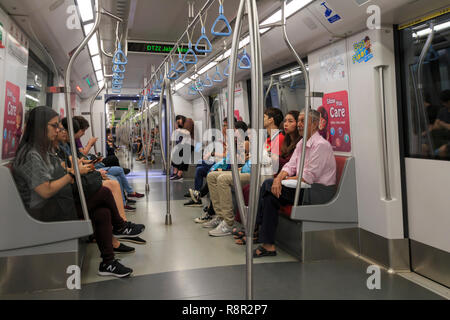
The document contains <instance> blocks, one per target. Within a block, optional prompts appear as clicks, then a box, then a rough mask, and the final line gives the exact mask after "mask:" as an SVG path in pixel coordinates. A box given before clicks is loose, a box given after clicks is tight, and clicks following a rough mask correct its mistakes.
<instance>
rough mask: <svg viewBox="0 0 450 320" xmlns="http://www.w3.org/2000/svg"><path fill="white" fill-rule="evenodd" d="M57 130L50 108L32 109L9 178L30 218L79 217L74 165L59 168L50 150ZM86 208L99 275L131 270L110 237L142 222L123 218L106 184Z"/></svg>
mask: <svg viewBox="0 0 450 320" xmlns="http://www.w3.org/2000/svg"><path fill="white" fill-rule="evenodd" d="M58 132H59V116H58V114H57V113H56V112H55V111H54V110H52V109H51V108H49V107H45V106H42V107H37V108H35V109H33V110H32V111H31V112H30V114H29V117H28V120H27V124H26V129H25V132H24V135H23V138H22V140H21V142H20V145H19V149H18V152H17V156H16V159H15V161H14V164H13V175H14V179H15V181H16V185H17V189H18V190H19V193H20V196H21V198H22V201H23V203H24V205H25V208H26V209H27V210H28V212H29V213H30V215H31V216H32V217H33V218H35V219H37V220H39V221H43V222H55V221H69V220H78V219H79V217H80V216H81V214H80V213H81V210H80V204H79V202H78V203H77V201H76V198H75V199H74V194H73V189H72V184H73V183H74V182H75V181H74V171H73V168H67V169H64V168H63V166H62V165H61V161H60V159H59V157H58V156H57V155H56V154H54V152H53V150H52V147H53V145H54V142H55V140H56V139H57V136H58ZM77 209H78V210H77ZM88 211H89V217H90V219H91V220H92V224H93V227H94V234H95V238H96V240H97V245H98V247H99V249H100V252H101V256H102V258H103V261H102V262H101V263H100V266H99V272H98V273H99V275H112V276H116V277H126V276H128V275H130V274H131V273H132V272H133V270H132V269H130V268H127V267H125V266H123V265H122V264H120V263H119V261H118V260H116V259H114V250H113V245H112V237H113V235H114V236H115V237H116V238H121V237H126V236H138V235H140V234H141V233H142V232H143V230H144V229H145V227H144V226H143V225H135V224H133V223H130V222H125V221H124V220H123V219H122V218H121V217H120V214H119V212H118V210H117V206H116V205H115V202H114V197H113V194H112V193H111V191H110V190H109V189H107V188H105V187H101V188H100V190H98V191H97V192H96V193H95V194H94V195H92V196H91V197H90V198H89V203H88Z"/></svg>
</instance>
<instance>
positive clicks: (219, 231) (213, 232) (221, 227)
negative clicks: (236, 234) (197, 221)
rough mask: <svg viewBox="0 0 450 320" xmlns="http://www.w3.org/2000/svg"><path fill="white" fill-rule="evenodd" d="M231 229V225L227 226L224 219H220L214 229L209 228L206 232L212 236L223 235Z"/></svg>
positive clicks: (229, 233) (229, 232)
mask: <svg viewBox="0 0 450 320" xmlns="http://www.w3.org/2000/svg"><path fill="white" fill-rule="evenodd" d="M231 231H233V226H229V225H228V224H227V223H226V222H225V220H222V222H221V223H220V224H219V225H218V226H217V227H216V228H215V229H214V230H211V231H209V232H208V233H209V235H210V236H212V237H224V236H229V235H231Z"/></svg>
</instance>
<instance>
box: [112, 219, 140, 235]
mask: <svg viewBox="0 0 450 320" xmlns="http://www.w3.org/2000/svg"><path fill="white" fill-rule="evenodd" d="M144 230H145V226H144V225H143V224H134V223H132V222H129V221H127V222H125V227H124V228H123V229H122V230H120V231H113V236H114V237H116V238H117V239H120V238H123V237H137V236H139V235H141V233H142V232H144Z"/></svg>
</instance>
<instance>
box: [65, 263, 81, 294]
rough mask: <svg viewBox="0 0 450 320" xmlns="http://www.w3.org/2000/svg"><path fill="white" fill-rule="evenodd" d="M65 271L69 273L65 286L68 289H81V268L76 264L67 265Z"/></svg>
mask: <svg viewBox="0 0 450 320" xmlns="http://www.w3.org/2000/svg"><path fill="white" fill-rule="evenodd" d="M66 273H67V274H70V276H69V277H68V278H67V281H66V286H67V289H69V290H80V289H81V269H80V267H79V266H77V265H71V266H68V267H67V269H66Z"/></svg>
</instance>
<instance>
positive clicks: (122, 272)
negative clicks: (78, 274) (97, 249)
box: [98, 259, 133, 278]
mask: <svg viewBox="0 0 450 320" xmlns="http://www.w3.org/2000/svg"><path fill="white" fill-rule="evenodd" d="M132 272H133V269H130V268H127V267H125V266H124V265H123V264H121V263H120V262H119V260H118V259H116V260H113V261H111V262H107V263H103V262H102V263H100V267H99V268H98V274H99V275H100V276H113V277H118V278H124V277H127V276H129V275H130V274H131V273H132Z"/></svg>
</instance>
